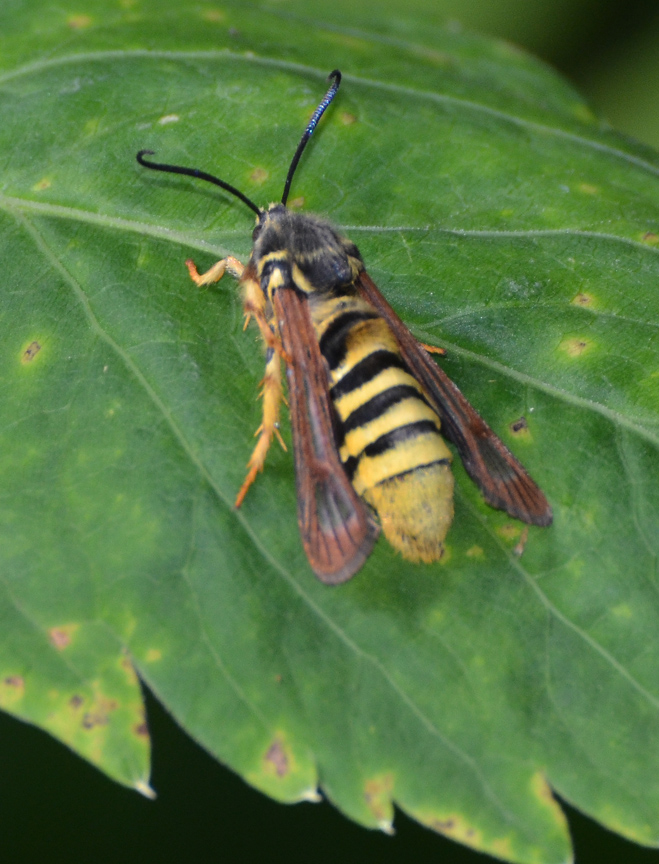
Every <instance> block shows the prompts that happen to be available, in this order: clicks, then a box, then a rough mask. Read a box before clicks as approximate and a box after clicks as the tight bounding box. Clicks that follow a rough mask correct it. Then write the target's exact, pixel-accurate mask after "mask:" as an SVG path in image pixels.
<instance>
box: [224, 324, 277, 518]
mask: <svg viewBox="0 0 659 864" xmlns="http://www.w3.org/2000/svg"><path fill="white" fill-rule="evenodd" d="M257 320H258V318H257ZM268 329H269V328H268ZM271 335H272V334H271ZM261 396H262V398H263V422H262V423H261V425H260V426H259V428H258V429H257V430H256V432H255V433H254V434H255V435H258V436H259V440H258V441H257V442H256V447H255V448H254V450H253V452H252V455H251V457H250V460H249V462H248V463H247V467H248V469H249V470H248V472H247V477H245V482H244V483H243V485H242V486H241V487H240V491H239V492H238V497H237V498H236V505H235V506H236V507H240V505H241V504H242V503H243V500H244V498H245V495H246V494H247V490H248V489H249V487H250V486H251V485H252V483H253V482H254V480H255V479H256V475H257V474H258V473H259V471H263V466H264V465H265V457H266V455H267V453H268V450H269V449H270V445H271V444H272V439H273V438H274V437H275V436H276V438H277V440H278V441H279V443H280V444H281V446H282V447H283V448H284V450H286V445H285V444H284V440H283V438H282V437H281V435H280V433H279V405H280V404H281V400H282V398H283V394H282V388H281V359H280V355H279V353H278V352H277V351H276V350H272V356H271V357H270V359H269V360H268V362H267V363H266V367H265V376H264V377H263V381H262V382H261Z"/></svg>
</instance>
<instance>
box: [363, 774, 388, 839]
mask: <svg viewBox="0 0 659 864" xmlns="http://www.w3.org/2000/svg"><path fill="white" fill-rule="evenodd" d="M393 789H394V778H393V775H392V774H381V775H380V776H378V777H374V778H373V779H371V780H367V781H366V783H365V784H364V798H365V799H366V806H367V807H368V809H369V810H370V811H371V813H372V814H373V815H374V816H375V818H376V819H377V821H378V824H379V825H380V827H381V828H382V829H383V830H384V831H385V832H386V833H388V834H391V833H393V829H392V822H393V818H394V808H393V804H392V803H391V799H392V794H393Z"/></svg>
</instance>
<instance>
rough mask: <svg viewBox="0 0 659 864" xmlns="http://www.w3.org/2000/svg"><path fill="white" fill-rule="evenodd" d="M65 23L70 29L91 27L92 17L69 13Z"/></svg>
mask: <svg viewBox="0 0 659 864" xmlns="http://www.w3.org/2000/svg"><path fill="white" fill-rule="evenodd" d="M66 23H67V24H68V26H69V27H70V28H71V29H72V30H85V29H86V28H87V27H91V25H92V18H91V16H89V15H69V17H68V18H67V19H66Z"/></svg>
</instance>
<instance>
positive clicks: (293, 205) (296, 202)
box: [288, 195, 304, 210]
mask: <svg viewBox="0 0 659 864" xmlns="http://www.w3.org/2000/svg"><path fill="white" fill-rule="evenodd" d="M300 207H304V198H303V197H302V195H300V196H299V198H293V200H292V201H289V202H288V208H289V210H299V209H300Z"/></svg>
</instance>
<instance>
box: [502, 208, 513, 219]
mask: <svg viewBox="0 0 659 864" xmlns="http://www.w3.org/2000/svg"><path fill="white" fill-rule="evenodd" d="M514 213H515V211H514V210H513V209H512V207H505V208H504V209H503V210H500V211H499V215H500V216H503V218H504V219H508V218H510V217H511V216H512V215H513V214H514Z"/></svg>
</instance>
